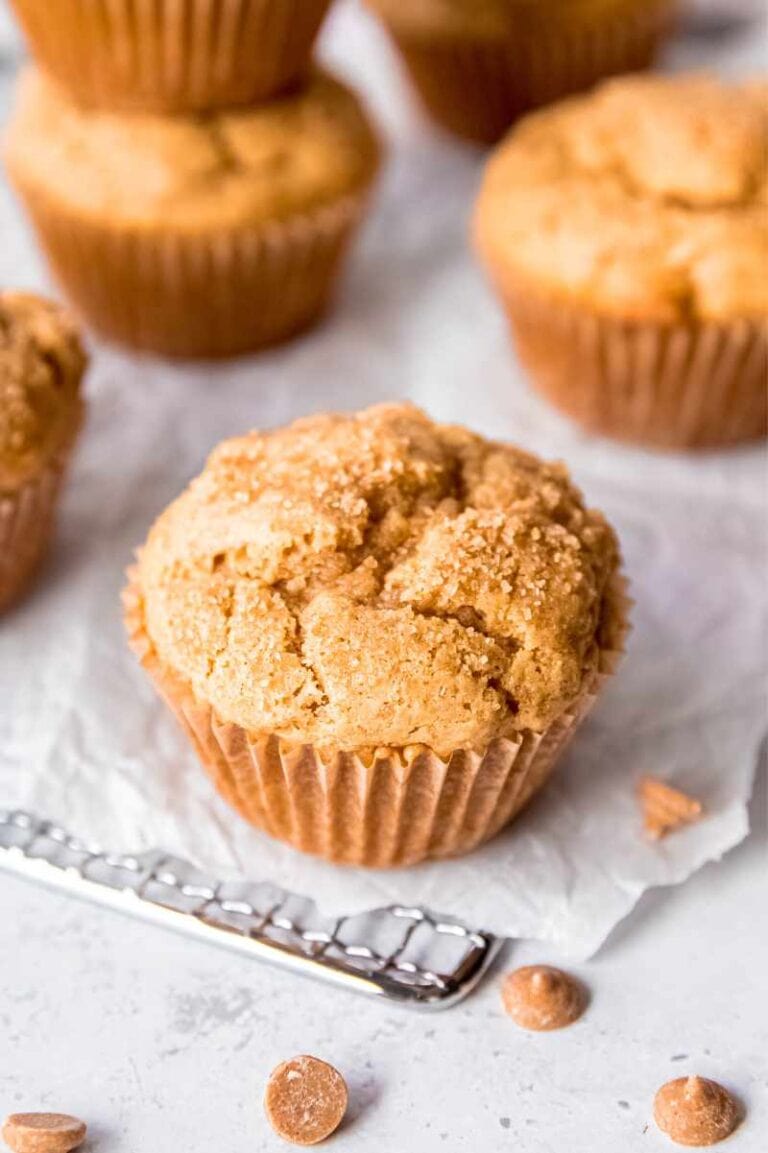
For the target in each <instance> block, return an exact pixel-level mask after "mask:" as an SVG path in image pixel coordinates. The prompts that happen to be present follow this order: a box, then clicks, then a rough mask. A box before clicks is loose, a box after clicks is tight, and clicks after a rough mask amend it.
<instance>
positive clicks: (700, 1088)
mask: <svg viewBox="0 0 768 1153" xmlns="http://www.w3.org/2000/svg"><path fill="white" fill-rule="evenodd" d="M653 1116H654V1119H655V1121H656V1124H657V1125H658V1127H659V1128H660V1129H661V1130H662V1132H663V1133H666V1134H667V1136H668V1137H669V1138H671V1140H672V1141H675V1142H676V1143H677V1144H678V1145H689V1146H697V1147H701V1146H705V1145H716V1144H717V1143H718V1141H723V1140H725V1138H726V1137H729V1136H730V1134H731V1133H733V1131H734V1129H735V1128H736V1126H737V1124H738V1122H739V1107H738V1104H737V1102H736V1100H735V1098H734V1097H733V1096H732V1095H731V1094H730V1093H729V1092H728V1090H727V1089H724V1088H723V1086H722V1085H718V1083H717V1081H709V1080H708V1079H707V1078H706V1077H696V1076H693V1077H678V1078H677V1079H676V1080H674V1081H667V1083H666V1084H665V1085H662V1087H661V1088H660V1089H659V1091H658V1093H657V1094H656V1097H655V1099H654V1102H653Z"/></svg>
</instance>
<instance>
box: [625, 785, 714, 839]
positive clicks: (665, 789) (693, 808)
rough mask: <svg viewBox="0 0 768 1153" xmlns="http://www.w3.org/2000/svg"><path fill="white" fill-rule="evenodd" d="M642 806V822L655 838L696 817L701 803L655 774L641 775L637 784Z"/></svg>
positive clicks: (698, 814) (699, 814)
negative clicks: (649, 775)
mask: <svg viewBox="0 0 768 1153" xmlns="http://www.w3.org/2000/svg"><path fill="white" fill-rule="evenodd" d="M637 794H638V797H639V798H640V804H641V805H642V809H643V823H644V825H645V831H646V833H647V834H648V836H649V837H653V839H654V840H658V839H659V837H664V836H666V834H667V833H671V832H673V831H674V830H675V829H679V828H680V827H681V826H682V825H690V824H692V823H693V822H694V821H698V819H699V817H700V816H701V814H702V811H703V809H702V805H701V802H700V801H697V800H696V799H695V798H694V797H689V796H688V795H687V794H686V793H681V792H680V790H679V789H673V788H672V786H671V785H665V784H664V782H663V781H659V780H657V778H656V777H643V778H642V780H641V781H640V783H639V784H638V786H637Z"/></svg>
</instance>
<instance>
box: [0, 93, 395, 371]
mask: <svg viewBox="0 0 768 1153" xmlns="http://www.w3.org/2000/svg"><path fill="white" fill-rule="evenodd" d="M6 161H7V165H8V169H9V172H10V175H11V177H12V180H13V181H14V183H15V185H16V187H17V189H18V190H19V192H20V193H21V195H22V197H23V199H24V201H25V203H26V206H27V208H28V210H29V213H30V216H31V218H32V222H33V224H34V226H35V228H36V230H37V234H38V237H39V239H40V242H41V244H42V246H43V248H44V250H45V252H46V254H47V256H48V258H49V260H50V263H51V265H52V268H53V270H54V272H55V274H56V276H57V277H58V279H59V281H60V282H61V284H62V286H63V288H64V289H65V291H66V292H67V293H68V294H69V296H70V297H71V299H72V301H73V302H74V304H75V305H76V306H77V308H78V309H79V310H80V311H81V312H82V314H83V315H84V316H85V317H86V318H87V319H88V320H89V321H90V322H91V323H92V324H93V326H94V328H96V329H98V330H99V331H100V332H102V333H103V334H104V335H105V336H107V337H111V338H113V339H115V340H118V341H122V342H124V343H126V344H129V345H133V346H135V347H137V348H146V349H152V350H154V351H156V352H161V353H167V354H170V355H178V356H222V355H227V354H232V353H237V352H243V351H247V350H249V349H255V348H258V347H260V346H262V345H265V344H270V343H273V342H275V341H278V340H281V339H283V338H285V337H288V336H290V335H291V334H293V333H295V332H297V331H298V330H299V329H301V328H303V327H305V326H306V325H307V324H309V323H310V322H311V321H312V320H313V319H314V318H316V317H317V315H318V314H319V313H320V312H321V311H322V310H323V308H324V306H325V304H326V302H327V300H328V297H329V295H330V292H331V288H332V286H333V282H334V280H335V278H336V274H337V271H338V268H339V265H340V262H341V259H342V256H343V253H344V250H345V248H346V246H347V244H348V242H349V240H350V238H351V236H352V234H353V232H354V230H355V227H356V225H357V224H358V221H359V219H360V216H361V214H362V211H363V207H364V204H365V200H366V196H367V193H368V190H369V188H370V186H371V183H372V181H373V178H374V176H375V173H376V169H377V164H378V146H377V141H376V137H375V134H374V132H373V129H372V127H371V124H370V122H369V121H368V119H367V117H366V115H365V113H364V112H363V109H362V107H361V105H360V103H359V101H358V100H357V97H356V96H354V95H353V94H352V92H350V91H349V89H347V88H345V87H344V86H343V85H342V84H340V83H339V82H338V81H336V80H334V79H333V78H332V77H331V76H330V75H328V74H326V73H323V72H319V71H318V72H314V73H313V74H312V76H311V78H310V79H309V80H308V82H307V84H306V86H305V87H304V88H302V89H301V91H299V92H297V93H295V94H293V95H291V96H288V97H286V98H284V99H282V100H278V101H275V102H274V103H272V104H269V105H267V106H265V107H259V108H254V109H249V110H247V111H244V112H238V111H235V112H227V113H222V114H221V115H218V116H209V117H189V118H184V117H156V116H139V115H136V116H113V115H109V114H106V113H100V112H86V111H83V110H82V109H81V108H79V107H78V106H77V105H75V104H74V103H72V102H71V101H70V100H69V99H68V98H67V97H66V96H65V95H64V94H63V93H62V91H61V90H60V89H58V88H57V87H56V86H55V85H54V84H53V83H52V82H51V81H50V80H48V79H47V78H45V77H44V76H43V74H42V73H40V72H38V71H29V72H28V73H27V74H26V75H25V76H24V77H23V79H22V81H21V85H20V90H19V94H18V102H17V106H16V111H15V115H14V117H13V119H12V122H11V126H10V130H9V135H8V139H7V147H6Z"/></svg>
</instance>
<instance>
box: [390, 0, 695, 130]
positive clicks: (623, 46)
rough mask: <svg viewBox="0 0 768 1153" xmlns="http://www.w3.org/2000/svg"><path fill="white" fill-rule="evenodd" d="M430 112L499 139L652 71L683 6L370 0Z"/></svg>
mask: <svg viewBox="0 0 768 1153" xmlns="http://www.w3.org/2000/svg"><path fill="white" fill-rule="evenodd" d="M369 3H370V5H371V7H372V8H373V9H374V10H375V11H376V12H377V13H378V15H379V16H380V17H381V19H382V21H383V22H384V24H385V25H386V27H387V29H388V30H389V32H390V35H391V36H392V39H393V40H394V42H395V44H396V45H397V47H398V49H399V51H400V53H401V54H402V57H403V60H404V62H405V65H406V67H407V69H408V71H409V73H410V76H411V79H412V80H413V82H414V84H415V86H416V88H417V90H418V92H419V95H420V96H421V98H422V100H423V102H424V104H425V106H426V108H427V109H428V110H429V112H430V113H431V114H432V116H433V117H434V118H435V120H437V121H438V123H440V124H442V125H443V127H445V128H448V129H449V130H450V131H451V132H455V133H457V135H459V136H464V137H467V138H468V139H469V140H477V141H481V142H485V143H488V142H493V141H494V140H498V139H499V137H500V136H501V135H502V134H503V133H504V132H505V131H506V130H507V128H509V126H510V124H512V122H513V121H514V120H516V119H517V117H518V116H520V115H521V114H523V113H524V112H528V111H529V110H530V109H532V108H537V107H539V106H540V105H542V104H548V103H550V102H551V101H553V100H559V99H560V98H561V97H563V96H567V95H569V94H570V93H573V92H579V91H581V90H582V89H586V88H590V87H591V86H592V85H593V84H595V83H596V82H597V81H598V80H601V79H602V78H603V77H606V76H612V75H614V74H615V73H618V72H630V71H635V70H637V69H640V68H646V67H648V65H649V64H650V63H651V62H652V60H653V58H654V55H655V53H656V49H657V48H658V46H659V44H660V43H661V41H662V40H663V38H664V36H665V35H666V34H667V32H668V31H669V28H670V26H671V24H672V17H673V15H674V10H675V8H676V5H677V0H369Z"/></svg>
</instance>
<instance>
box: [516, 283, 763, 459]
mask: <svg viewBox="0 0 768 1153" xmlns="http://www.w3.org/2000/svg"><path fill="white" fill-rule="evenodd" d="M501 291H502V296H503V298H504V303H505V306H506V309H507V312H508V314H509V317H510V321H511V324H512V330H513V333H514V336H515V341H516V345H517V350H518V353H519V355H520V358H521V360H522V361H523V363H524V365H525V367H526V368H527V369H528V371H529V372H530V374H531V377H532V378H533V381H534V383H535V384H536V385H537V387H538V388H539V389H540V390H541V392H542V393H543V394H544V395H545V396H546V397H547V399H548V400H550V401H551V402H552V404H554V405H555V406H556V407H557V408H559V409H560V410H561V411H563V412H565V413H566V414H567V415H568V416H570V417H572V418H573V419H574V420H576V421H578V423H579V424H581V425H583V426H584V427H585V428H587V429H589V430H590V431H591V432H596V433H601V434H603V435H605V436H610V437H614V438H616V439H618V440H624V441H630V442H633V443H636V444H645V445H650V446H656V447H660V448H710V447H717V446H726V445H731V444H737V443H739V442H743V441H749V440H754V439H756V438H758V437H762V436H765V435H766V432H768V387H766V382H768V326H766V325H765V324H761V323H759V322H757V321H748V320H736V321H733V323H731V324H717V323H714V322H712V323H707V322H704V321H701V322H698V323H697V322H690V323H680V324H659V323H654V322H651V321H623V320H619V319H615V318H612V317H604V316H600V315H598V314H597V313H591V312H589V311H588V309H586V308H583V307H579V306H578V305H572V304H569V303H567V302H564V301H557V300H554V299H550V298H548V297H545V296H540V295H538V294H536V293H535V292H534V293H532V292H531V291H530V290H529V289H527V288H525V287H523V286H521V287H520V288H519V289H514V288H512V287H511V286H510V285H506V286H503V287H502V289H501Z"/></svg>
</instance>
